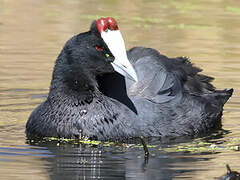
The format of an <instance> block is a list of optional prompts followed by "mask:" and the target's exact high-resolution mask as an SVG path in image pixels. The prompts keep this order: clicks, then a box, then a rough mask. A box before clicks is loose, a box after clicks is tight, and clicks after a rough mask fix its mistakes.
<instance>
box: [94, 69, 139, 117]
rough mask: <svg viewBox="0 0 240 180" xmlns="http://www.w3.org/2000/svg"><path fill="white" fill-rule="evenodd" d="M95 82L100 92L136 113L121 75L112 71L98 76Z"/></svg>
mask: <svg viewBox="0 0 240 180" xmlns="http://www.w3.org/2000/svg"><path fill="white" fill-rule="evenodd" d="M97 84H98V89H99V91H100V92H101V93H102V94H104V95H105V96H108V97H110V98H112V99H115V100H117V101H119V102H121V103H122V104H124V105H126V106H127V107H128V108H129V109H131V110H132V111H133V112H134V113H136V114H137V110H136V108H135V106H134V104H133V102H132V101H131V100H130V98H129V97H128V95H127V89H126V82H125V78H124V77H123V76H122V75H120V74H119V73H116V72H114V73H109V74H104V75H102V76H98V77H97Z"/></svg>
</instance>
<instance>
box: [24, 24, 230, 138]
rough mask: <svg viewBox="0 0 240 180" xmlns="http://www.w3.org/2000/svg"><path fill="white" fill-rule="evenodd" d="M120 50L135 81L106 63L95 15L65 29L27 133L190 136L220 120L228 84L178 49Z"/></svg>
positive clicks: (107, 55) (218, 124)
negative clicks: (169, 53)
mask: <svg viewBox="0 0 240 180" xmlns="http://www.w3.org/2000/svg"><path fill="white" fill-rule="evenodd" d="M96 47H97V48H96ZM127 56H128V59H129V60H130V62H131V64H132V65H133V67H134V69H135V70H136V72H137V76H138V82H134V81H132V80H130V79H125V78H124V77H123V76H122V75H120V74H118V73H117V72H115V71H114V69H113V67H112V65H111V63H110V62H112V61H114V56H113V54H112V53H111V52H110V50H109V48H108V46H107V45H106V44H105V42H104V41H103V39H102V38H101V36H100V33H99V31H98V30H97V27H96V22H94V23H93V24H92V26H91V28H90V31H89V32H86V33H81V34H78V35H76V36H74V37H72V38H71V39H70V40H69V41H68V42H67V43H66V45H65V46H64V48H63V50H62V51H61V53H60V55H59V56H58V58H57V60H56V64H55V67H54V71H53V76H52V81H51V87H50V92H49V95H48V97H47V99H46V100H45V101H44V102H43V103H42V104H40V105H39V106H38V107H37V108H36V109H35V110H34V111H33V112H32V114H31V116H30V117H29V120H28V122H27V125H26V134H27V136H28V138H34V137H67V138H72V137H89V138H92V139H99V140H109V139H111V140H119V139H127V138H130V137H140V136H145V137H150V136H158V137H163V136H184V135H188V136H197V135H199V134H203V133H207V132H209V131H211V130H213V129H215V128H219V127H221V116H222V111H223V105H224V104H225V103H226V101H227V100H228V98H229V97H230V96H231V95H232V92H233V89H229V90H222V91H221V90H215V87H214V86H213V85H212V84H211V81H212V80H213V78H212V77H209V76H206V75H202V74H199V72H201V71H202V70H201V69H199V68H197V67H195V66H193V65H192V64H191V62H190V60H189V59H188V58H185V57H177V58H168V57H166V56H164V55H162V54H160V53H159V52H158V51H156V50H154V49H151V48H144V47H135V48H132V49H130V50H129V51H128V52H127Z"/></svg>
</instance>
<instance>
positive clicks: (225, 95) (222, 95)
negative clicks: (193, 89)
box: [215, 88, 233, 105]
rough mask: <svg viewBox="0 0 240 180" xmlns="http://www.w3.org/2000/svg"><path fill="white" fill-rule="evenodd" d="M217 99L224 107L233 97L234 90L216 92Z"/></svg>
mask: <svg viewBox="0 0 240 180" xmlns="http://www.w3.org/2000/svg"><path fill="white" fill-rule="evenodd" d="M215 93H216V96H215V97H216V98H217V99H218V101H219V102H220V103H221V104H222V105H224V104H225V103H226V102H227V101H228V99H229V98H230V97H231V96H232V93H233V88H231V89H224V90H217V91H216V92H215Z"/></svg>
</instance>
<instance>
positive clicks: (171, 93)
mask: <svg viewBox="0 0 240 180" xmlns="http://www.w3.org/2000/svg"><path fill="white" fill-rule="evenodd" d="M128 58H129V60H130V61H131V63H132V64H133V66H134V68H135V70H136V72H137V76H138V79H139V80H138V82H133V81H131V80H127V81H126V82H127V91H128V95H129V96H141V97H143V98H145V99H148V100H150V101H152V102H154V103H164V102H167V101H170V100H172V99H176V97H181V95H182V88H181V79H180V78H179V77H178V76H176V75H175V74H174V73H172V72H171V69H170V67H169V65H168V63H166V61H167V60H168V58H167V57H166V56H163V55H160V54H159V52H157V51H156V50H154V49H150V48H141V47H136V48H133V49H131V50H129V51H128Z"/></svg>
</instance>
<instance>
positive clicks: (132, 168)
mask: <svg viewBox="0 0 240 180" xmlns="http://www.w3.org/2000/svg"><path fill="white" fill-rule="evenodd" d="M100 16H114V17H115V18H116V19H117V20H118V22H119V26H120V29H121V32H122V34H123V36H124V39H125V42H126V46H127V47H128V48H130V47H133V46H146V47H153V48H156V49H158V50H159V51H160V52H162V53H163V54H166V55H168V56H170V57H175V56H190V57H191V59H192V62H193V63H195V64H197V65H198V66H199V67H201V68H203V69H204V73H206V74H208V75H210V76H214V77H215V78H216V80H215V81H214V85H215V86H217V87H218V88H219V89H224V88H230V87H233V88H234V89H235V92H234V95H233V97H232V98H231V99H230V101H229V102H228V103H227V104H226V106H225V111H224V116H223V129H225V130H227V131H228V132H218V133H217V134H218V135H217V136H211V137H210V139H211V140H210V142H211V144H212V145H210V144H207V143H206V144H204V143H203V144H202V145H201V149H199V150H196V151H193V152H188V153H186V152H185V151H180V150H181V146H183V147H186V146H195V145H196V144H197V145H199V144H201V143H199V142H202V141H203V142H206V140H205V139H198V140H195V141H190V142H188V143H184V144H183V143H181V144H177V145H176V144H173V143H170V144H169V143H160V142H159V141H155V142H154V144H157V146H154V147H150V148H149V149H150V152H151V156H150V158H149V160H148V163H146V162H144V154H143V150H142V148H138V147H133V148H125V147H122V146H110V147H104V148H97V147H95V146H89V145H85V144H80V145H79V144H78V145H77V144H65V145H60V146H58V145H57V144H56V143H50V144H48V145H46V144H35V145H34V146H33V145H29V144H26V138H25V134H24V130H25V123H26V121H27V119H28V116H29V114H30V113H31V111H32V110H33V109H34V108H35V107H36V106H37V105H38V104H40V103H41V102H42V101H43V100H44V98H45V97H46V95H47V93H48V87H49V84H50V80H51V73H52V69H53V66H54V61H55V59H56V56H57V55H58V53H59V51H60V50H61V48H62V47H63V45H64V43H65V42H66V40H68V39H69V38H70V37H71V36H72V35H73V34H77V33H80V32H84V31H87V30H88V29H89V26H90V24H91V21H92V20H93V19H96V18H98V17H100ZM239 77H240V2H239V1H236V0H228V1H223V0H211V1H207V0H198V1H195V0H181V1H177V0H161V1H157V0H131V1H127V0H123V1H110V0H102V1H97V0H88V1H87V0H81V1H80V0H43V1H33V0H21V1H16V0H0V179H6V180H10V179H24V180H26V179H39V180H42V179H44V180H45V179H74V180H76V179H91V178H92V179H94V178H98V179H151V180H155V179H186V178H189V179H214V177H219V176H220V175H222V174H224V173H225V172H226V169H225V164H227V163H229V164H230V165H231V167H232V169H234V170H240V153H239V152H238V151H234V150H232V148H231V147H235V145H239V144H240V140H239V139H240V95H239V93H240V78H239ZM229 144H231V145H229ZM215 146H217V147H218V149H216V150H212V151H209V150H206V149H209V148H210V147H215ZM204 148H205V149H204Z"/></svg>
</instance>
